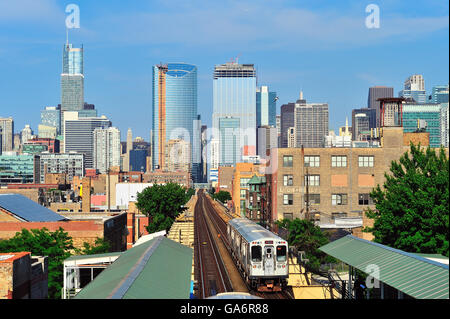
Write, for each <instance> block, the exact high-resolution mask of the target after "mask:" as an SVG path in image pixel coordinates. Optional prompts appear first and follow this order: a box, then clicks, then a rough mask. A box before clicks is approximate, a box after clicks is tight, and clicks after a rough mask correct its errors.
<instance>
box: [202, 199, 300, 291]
mask: <svg viewBox="0 0 450 319" xmlns="http://www.w3.org/2000/svg"><path fill="white" fill-rule="evenodd" d="M215 204H216V203H214V202H213V201H212V200H211V199H210V198H209V197H207V196H206V195H205V194H204V193H203V191H202V190H200V191H199V192H198V197H197V202H196V204H195V214H194V228H195V231H194V266H195V267H194V268H195V270H194V276H195V282H196V285H195V291H194V294H195V296H196V297H197V298H199V299H203V298H208V297H212V296H214V295H216V294H219V293H224V292H249V293H251V294H253V295H256V296H258V297H261V298H265V299H290V298H292V296H291V295H290V294H289V293H288V292H285V291H283V292H279V293H258V292H255V291H251V289H250V288H249V287H248V285H247V284H246V283H245V280H244V278H243V276H242V273H241V272H240V271H239V270H238V269H237V267H236V265H235V263H234V262H233V259H232V258H231V255H230V253H229V251H230V249H229V243H228V239H227V222H228V221H229V220H230V219H232V218H233V216H231V215H230V214H228V213H227V212H225V211H224V210H222V209H220V207H217V206H216V205H215Z"/></svg>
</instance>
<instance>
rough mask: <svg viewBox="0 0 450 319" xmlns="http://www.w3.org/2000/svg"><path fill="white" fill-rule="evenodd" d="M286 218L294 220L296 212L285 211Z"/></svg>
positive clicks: (284, 216)
mask: <svg viewBox="0 0 450 319" xmlns="http://www.w3.org/2000/svg"><path fill="white" fill-rule="evenodd" d="M283 218H284V219H289V220H293V219H294V213H283Z"/></svg>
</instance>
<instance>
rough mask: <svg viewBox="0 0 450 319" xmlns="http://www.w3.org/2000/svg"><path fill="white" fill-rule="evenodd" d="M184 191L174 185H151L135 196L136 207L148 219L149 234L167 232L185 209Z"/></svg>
mask: <svg viewBox="0 0 450 319" xmlns="http://www.w3.org/2000/svg"><path fill="white" fill-rule="evenodd" d="M185 203H186V191H185V190H184V188H183V187H181V186H180V185H178V184H176V183H168V184H165V185H159V184H156V185H153V186H152V187H147V188H146V189H144V190H143V191H142V192H140V193H138V195H137V202H136V207H137V208H138V209H139V210H141V211H142V212H143V213H144V214H145V215H147V216H149V217H150V223H149V226H147V231H148V232H149V233H153V232H157V231H161V230H166V231H168V230H169V229H170V227H171V226H172V224H173V221H174V220H175V218H176V217H177V216H178V215H179V214H181V213H182V212H183V211H184V210H185V209H186V207H184V206H183V205H184V204H185Z"/></svg>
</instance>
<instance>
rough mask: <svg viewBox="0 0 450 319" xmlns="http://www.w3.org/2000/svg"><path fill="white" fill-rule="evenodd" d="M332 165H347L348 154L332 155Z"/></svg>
mask: <svg viewBox="0 0 450 319" xmlns="http://www.w3.org/2000/svg"><path fill="white" fill-rule="evenodd" d="M331 167H347V156H331Z"/></svg>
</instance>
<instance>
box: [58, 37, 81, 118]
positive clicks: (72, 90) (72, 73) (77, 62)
mask: <svg viewBox="0 0 450 319" xmlns="http://www.w3.org/2000/svg"><path fill="white" fill-rule="evenodd" d="M62 68H63V71H62V73H61V110H62V111H78V110H82V109H83V106H84V72H83V46H81V48H74V47H73V46H72V44H69V43H67V44H65V45H64V49H63V65H62Z"/></svg>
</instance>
